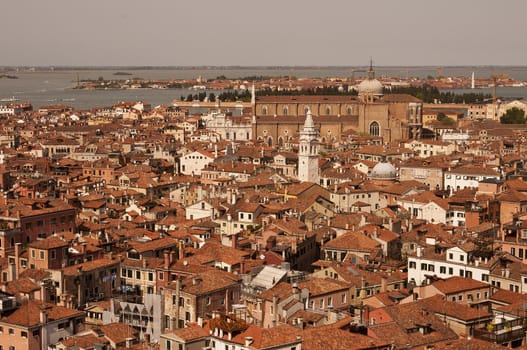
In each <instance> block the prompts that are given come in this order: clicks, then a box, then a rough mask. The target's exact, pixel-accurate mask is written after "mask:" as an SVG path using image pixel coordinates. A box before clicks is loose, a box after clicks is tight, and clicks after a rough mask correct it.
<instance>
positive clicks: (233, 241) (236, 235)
mask: <svg viewBox="0 0 527 350" xmlns="http://www.w3.org/2000/svg"><path fill="white" fill-rule="evenodd" d="M231 240H232V242H231V246H232V247H233V248H234V249H236V243H237V241H238V234H237V233H233V234H232V235H231Z"/></svg>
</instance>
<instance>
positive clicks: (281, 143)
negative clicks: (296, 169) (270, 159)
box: [278, 136, 284, 147]
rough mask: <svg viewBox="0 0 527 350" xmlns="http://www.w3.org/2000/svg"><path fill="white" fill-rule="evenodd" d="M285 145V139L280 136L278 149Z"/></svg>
mask: <svg viewBox="0 0 527 350" xmlns="http://www.w3.org/2000/svg"><path fill="white" fill-rule="evenodd" d="M283 145H284V139H283V138H282V136H278V147H282V146H283Z"/></svg>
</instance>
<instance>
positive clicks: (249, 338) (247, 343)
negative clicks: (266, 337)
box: [245, 337, 253, 347]
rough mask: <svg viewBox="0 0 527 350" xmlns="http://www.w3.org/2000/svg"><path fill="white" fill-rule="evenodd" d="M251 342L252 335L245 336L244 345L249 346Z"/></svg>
mask: <svg viewBox="0 0 527 350" xmlns="http://www.w3.org/2000/svg"><path fill="white" fill-rule="evenodd" d="M252 343H253V337H245V346H246V347H249V346H250V345H251V344H252Z"/></svg>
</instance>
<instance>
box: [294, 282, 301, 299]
mask: <svg viewBox="0 0 527 350" xmlns="http://www.w3.org/2000/svg"><path fill="white" fill-rule="evenodd" d="M293 296H294V298H295V299H296V300H300V288H298V284H297V283H296V282H295V283H293Z"/></svg>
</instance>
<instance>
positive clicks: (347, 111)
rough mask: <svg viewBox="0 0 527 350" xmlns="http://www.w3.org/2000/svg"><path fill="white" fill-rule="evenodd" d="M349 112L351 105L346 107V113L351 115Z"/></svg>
mask: <svg viewBox="0 0 527 350" xmlns="http://www.w3.org/2000/svg"><path fill="white" fill-rule="evenodd" d="M351 112H352V110H351V107H350V106H348V108H346V114H348V115H351Z"/></svg>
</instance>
